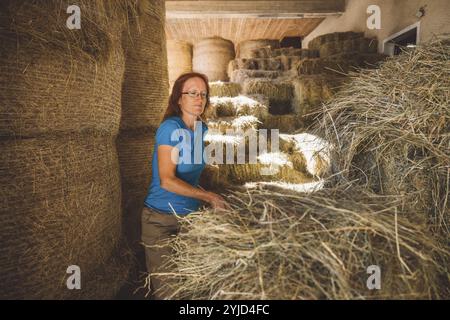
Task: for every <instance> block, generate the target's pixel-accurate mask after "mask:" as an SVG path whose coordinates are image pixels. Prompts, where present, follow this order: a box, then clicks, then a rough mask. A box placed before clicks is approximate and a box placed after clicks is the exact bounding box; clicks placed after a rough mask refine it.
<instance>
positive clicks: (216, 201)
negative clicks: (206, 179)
mask: <svg viewBox="0 0 450 320" xmlns="http://www.w3.org/2000/svg"><path fill="white" fill-rule="evenodd" d="M206 195H207V197H206V201H207V202H208V203H209V204H210V205H211V206H212V207H213V209H228V208H230V205H229V204H228V203H227V202H226V200H225V199H224V198H222V196H220V195H218V194H217V193H214V192H209V191H206Z"/></svg>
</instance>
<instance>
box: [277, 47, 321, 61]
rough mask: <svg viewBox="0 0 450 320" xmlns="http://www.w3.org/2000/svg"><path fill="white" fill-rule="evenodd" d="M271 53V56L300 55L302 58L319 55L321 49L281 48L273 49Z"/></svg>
mask: <svg viewBox="0 0 450 320" xmlns="http://www.w3.org/2000/svg"><path fill="white" fill-rule="evenodd" d="M270 53H271V57H280V56H288V57H300V58H301V59H305V58H318V57H319V51H318V50H311V49H295V48H280V49H275V50H272V51H270Z"/></svg>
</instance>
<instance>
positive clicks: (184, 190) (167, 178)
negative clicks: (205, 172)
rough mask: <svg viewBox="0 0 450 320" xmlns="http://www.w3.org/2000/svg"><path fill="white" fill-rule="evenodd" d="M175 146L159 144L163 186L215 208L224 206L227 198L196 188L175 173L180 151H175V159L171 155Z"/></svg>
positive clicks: (159, 161)
mask: <svg viewBox="0 0 450 320" xmlns="http://www.w3.org/2000/svg"><path fill="white" fill-rule="evenodd" d="M173 149H174V147H172V146H168V145H161V146H158V168H159V179H160V180H161V188H163V189H165V190H167V191H170V192H173V193H176V194H179V195H182V196H186V197H190V198H195V199H198V200H202V201H205V202H208V203H210V204H211V205H212V206H213V207H214V208H224V207H225V206H226V202H225V200H224V199H223V198H222V197H221V196H219V195H218V194H215V193H213V192H208V191H205V190H202V189H199V188H196V187H194V186H192V185H190V184H189V183H187V182H186V181H183V180H181V179H180V178H178V177H177V176H176V175H175V172H176V162H177V161H176V160H178V158H177V154H178V152H175V153H174V155H175V158H176V159H173V160H175V162H174V161H172V158H171V155H172V150H173Z"/></svg>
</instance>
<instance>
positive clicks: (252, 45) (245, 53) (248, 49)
mask: <svg viewBox="0 0 450 320" xmlns="http://www.w3.org/2000/svg"><path fill="white" fill-rule="evenodd" d="M279 47H280V42H279V41H278V40H272V39H258V40H246V41H242V42H240V43H239V44H238V45H237V57H238V58H247V59H249V58H259V57H255V54H254V50H255V49H261V48H266V49H265V50H273V49H277V48H279Z"/></svg>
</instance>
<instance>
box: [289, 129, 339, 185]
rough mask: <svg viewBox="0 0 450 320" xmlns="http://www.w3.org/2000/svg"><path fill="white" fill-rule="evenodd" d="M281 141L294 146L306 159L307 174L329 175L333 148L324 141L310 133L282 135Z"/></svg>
mask: <svg viewBox="0 0 450 320" xmlns="http://www.w3.org/2000/svg"><path fill="white" fill-rule="evenodd" d="M280 139H281V140H285V141H288V142H290V143H292V144H294V146H295V147H294V149H295V150H296V151H297V152H299V153H300V154H302V156H303V157H304V161H305V163H306V170H307V172H309V173H310V174H312V175H313V176H316V177H323V176H325V175H326V174H327V173H329V170H330V168H331V159H330V157H331V152H332V146H331V144H329V143H328V142H326V141H325V140H324V139H322V138H320V137H317V136H315V135H313V134H309V133H298V134H294V135H288V134H280Z"/></svg>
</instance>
